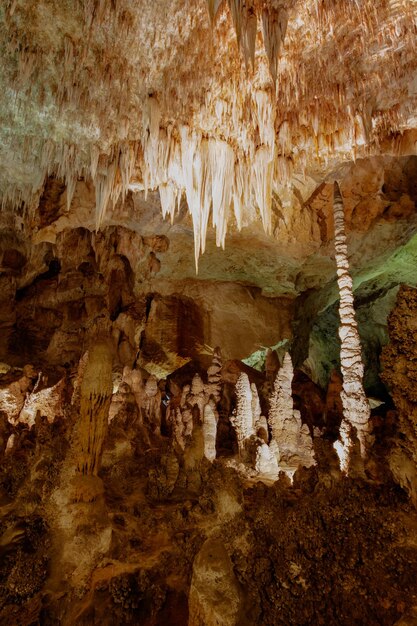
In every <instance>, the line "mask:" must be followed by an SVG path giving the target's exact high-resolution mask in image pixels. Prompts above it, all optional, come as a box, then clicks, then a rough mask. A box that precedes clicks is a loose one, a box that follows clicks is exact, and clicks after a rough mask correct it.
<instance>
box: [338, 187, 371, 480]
mask: <svg viewBox="0 0 417 626" xmlns="http://www.w3.org/2000/svg"><path fill="white" fill-rule="evenodd" d="M333 210H334V228H335V248H336V267H337V284H338V287H339V294H340V304H339V315H340V326H339V337H340V344H341V345H340V366H341V371H342V377H343V389H342V392H341V399H342V405H343V420H342V424H341V427H340V441H338V442H336V443H335V449H336V451H337V453H338V455H339V458H340V465H341V469H342V470H343V471H347V470H348V467H349V458H350V454H351V448H352V438H351V429H352V428H353V429H355V431H356V435H357V437H358V440H359V444H360V450H361V456H362V457H365V453H366V442H367V434H368V427H369V417H370V408H369V403H368V400H367V398H366V395H365V391H364V388H363V382H362V381H363V372H364V368H363V362H362V353H361V343H360V338H359V333H358V326H357V323H356V318H355V309H354V302H353V285H352V278H351V276H350V272H349V261H348V252H347V242H346V233H345V213H344V207H343V199H342V196H341V193H340V189H339V185H338V184H337V183H336V182H335V184H334V199H333Z"/></svg>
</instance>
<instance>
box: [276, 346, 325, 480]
mask: <svg viewBox="0 0 417 626" xmlns="http://www.w3.org/2000/svg"><path fill="white" fill-rule="evenodd" d="M293 375H294V370H293V365H292V360H291V356H290V354H289V353H288V352H286V353H285V356H284V361H283V364H282V367H281V369H280V370H279V372H278V375H277V377H276V379H275V383H274V391H273V394H272V396H271V398H270V409H269V415H268V421H269V425H270V428H271V443H270V448H272V450H273V451H274V452H275V454H276V457H277V461H278V463H279V467H280V469H283V470H284V471H288V472H289V473H290V474H291V475H292V473H294V471H295V470H296V469H297V467H298V466H299V465H302V466H303V467H310V466H311V465H314V464H315V460H314V451H313V441H312V438H311V435H310V432H309V429H308V426H307V425H306V424H302V421H301V415H300V412H299V411H296V410H294V403H293V398H292V379H293Z"/></svg>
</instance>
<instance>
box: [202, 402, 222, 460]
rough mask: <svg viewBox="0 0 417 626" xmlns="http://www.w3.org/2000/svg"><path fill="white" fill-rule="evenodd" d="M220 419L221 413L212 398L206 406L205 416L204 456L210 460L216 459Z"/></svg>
mask: <svg viewBox="0 0 417 626" xmlns="http://www.w3.org/2000/svg"><path fill="white" fill-rule="evenodd" d="M218 420H219V415H218V413H217V411H216V406H215V404H214V402H213V400H211V401H210V402H209V403H208V404H206V406H205V407H204V416H203V436H204V456H205V457H206V459H208V460H209V461H214V459H215V458H216V434H217V422H218Z"/></svg>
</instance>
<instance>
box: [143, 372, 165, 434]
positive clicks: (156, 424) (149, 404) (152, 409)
mask: <svg viewBox="0 0 417 626" xmlns="http://www.w3.org/2000/svg"><path fill="white" fill-rule="evenodd" d="M142 406H143V410H144V415H145V417H146V420H147V422H148V424H149V425H150V426H151V428H152V431H153V432H154V433H155V434H157V435H160V434H161V392H160V390H159V388H158V381H157V379H156V377H155V376H149V378H148V380H147V381H146V384H145V395H144V399H143V405H142Z"/></svg>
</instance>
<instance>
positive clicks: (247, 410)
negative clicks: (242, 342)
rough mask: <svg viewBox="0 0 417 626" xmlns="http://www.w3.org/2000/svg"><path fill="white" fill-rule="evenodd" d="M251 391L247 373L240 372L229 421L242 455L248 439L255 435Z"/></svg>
mask: <svg viewBox="0 0 417 626" xmlns="http://www.w3.org/2000/svg"><path fill="white" fill-rule="evenodd" d="M252 399H253V398H252V391H251V386H250V382H249V378H248V376H247V374H245V373H244V372H242V373H241V374H240V376H239V378H238V381H237V383H236V409H235V411H234V412H233V414H232V415H231V417H230V421H231V423H232V424H233V427H234V429H235V432H236V437H237V443H238V447H239V455H241V456H243V455H244V453H245V450H246V446H247V443H248V440H249V439H250V438H251V437H252V436H253V435H255V433H256V431H255V423H254V417H253V413H252Z"/></svg>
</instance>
